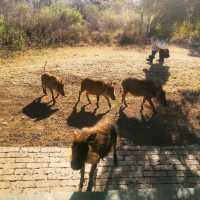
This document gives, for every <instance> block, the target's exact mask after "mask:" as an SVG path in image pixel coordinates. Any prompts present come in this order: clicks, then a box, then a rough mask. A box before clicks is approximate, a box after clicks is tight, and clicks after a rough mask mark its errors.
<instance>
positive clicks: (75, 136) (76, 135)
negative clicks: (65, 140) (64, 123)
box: [73, 131, 78, 140]
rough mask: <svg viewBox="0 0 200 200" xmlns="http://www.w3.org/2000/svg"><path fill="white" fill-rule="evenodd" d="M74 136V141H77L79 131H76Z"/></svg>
mask: <svg viewBox="0 0 200 200" xmlns="http://www.w3.org/2000/svg"><path fill="white" fill-rule="evenodd" d="M73 136H74V140H76V138H77V137H78V131H74V134H73Z"/></svg>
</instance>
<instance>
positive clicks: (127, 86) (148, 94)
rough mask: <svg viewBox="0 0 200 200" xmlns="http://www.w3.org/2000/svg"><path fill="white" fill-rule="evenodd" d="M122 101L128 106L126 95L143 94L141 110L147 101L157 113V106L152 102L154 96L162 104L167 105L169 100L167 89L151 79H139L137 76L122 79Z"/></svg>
mask: <svg viewBox="0 0 200 200" xmlns="http://www.w3.org/2000/svg"><path fill="white" fill-rule="evenodd" d="M122 88H123V94H122V103H124V105H125V107H127V103H126V99H125V98H126V95H127V93H130V94H132V95H134V96H143V102H142V105H141V110H140V112H141V113H142V111H143V106H144V103H145V102H146V101H148V102H149V104H150V105H151V107H152V109H153V112H154V113H156V109H155V106H154V104H153V102H152V98H156V99H157V100H158V101H159V102H160V103H161V104H162V105H164V106H167V101H166V97H165V91H164V90H163V88H162V86H157V85H155V83H154V82H153V81H151V80H139V79H136V78H127V79H125V80H123V81H122Z"/></svg>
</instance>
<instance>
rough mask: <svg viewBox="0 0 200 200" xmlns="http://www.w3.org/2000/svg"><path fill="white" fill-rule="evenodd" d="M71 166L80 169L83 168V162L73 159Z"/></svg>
mask: <svg viewBox="0 0 200 200" xmlns="http://www.w3.org/2000/svg"><path fill="white" fill-rule="evenodd" d="M71 168H72V169H73V170H80V169H81V168H82V164H81V163H79V162H75V161H72V162H71Z"/></svg>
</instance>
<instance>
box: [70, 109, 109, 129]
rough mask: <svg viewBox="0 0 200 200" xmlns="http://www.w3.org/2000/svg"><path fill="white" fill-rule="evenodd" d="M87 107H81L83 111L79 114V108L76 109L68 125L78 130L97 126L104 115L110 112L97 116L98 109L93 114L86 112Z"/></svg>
mask: <svg viewBox="0 0 200 200" xmlns="http://www.w3.org/2000/svg"><path fill="white" fill-rule="evenodd" d="M85 107H86V105H85V106H82V107H81V110H80V111H79V112H78V111H77V108H76V107H74V108H73V111H72V113H71V114H70V116H69V117H68V118H67V124H68V125H69V126H73V127H76V128H83V127H85V126H87V127H90V126H93V125H95V124H96V123H97V122H98V121H99V120H100V119H101V118H102V117H103V116H104V115H106V114H107V113H108V112H109V111H106V112H104V113H100V114H97V115H96V114H95V113H96V109H95V110H94V111H93V112H86V111H85Z"/></svg>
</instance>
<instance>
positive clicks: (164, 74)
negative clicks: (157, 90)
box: [143, 64, 170, 85]
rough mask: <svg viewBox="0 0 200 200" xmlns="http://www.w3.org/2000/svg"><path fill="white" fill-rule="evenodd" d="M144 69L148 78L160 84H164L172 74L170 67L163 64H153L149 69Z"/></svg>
mask: <svg viewBox="0 0 200 200" xmlns="http://www.w3.org/2000/svg"><path fill="white" fill-rule="evenodd" d="M143 71H144V73H145V77H146V79H147V80H153V81H154V82H156V83H158V84H160V85H164V84H165V83H166V82H167V81H168V79H169V76H170V73H169V67H168V66H164V65H161V64H152V65H151V67H150V68H149V69H144V70H143Z"/></svg>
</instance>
